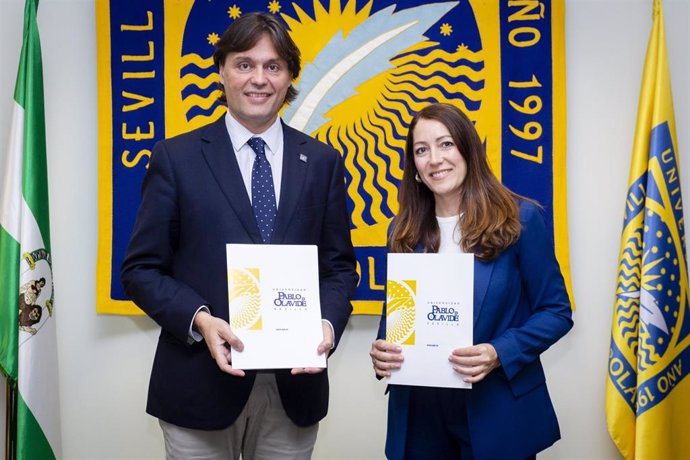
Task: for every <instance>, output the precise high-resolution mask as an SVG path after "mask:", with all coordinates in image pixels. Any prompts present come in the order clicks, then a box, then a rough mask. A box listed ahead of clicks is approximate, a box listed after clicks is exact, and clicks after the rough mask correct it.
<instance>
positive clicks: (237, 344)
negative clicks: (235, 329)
mask: <svg viewBox="0 0 690 460" xmlns="http://www.w3.org/2000/svg"><path fill="white" fill-rule="evenodd" d="M194 325H195V326H196V328H197V330H198V331H199V333H200V334H201V335H202V336H203V337H204V341H205V342H206V346H207V347H208V351H209V352H210V353H211V357H212V358H213V359H214V360H215V361H216V364H218V367H219V368H220V370H221V371H223V372H225V373H227V374H230V375H234V376H235V377H244V371H243V370H241V369H233V368H232V353H231V351H232V350H231V347H232V348H234V349H235V350H237V351H242V350H243V349H244V344H243V343H242V341H241V340H240V339H239V338H238V337H237V336H236V335H235V334H233V333H232V330H231V329H230V325H229V324H228V323H227V322H225V320H223V319H221V318H216V317H215V316H211V315H210V314H209V313H207V312H205V311H199V312H198V313H197V314H196V317H195V318H194Z"/></svg>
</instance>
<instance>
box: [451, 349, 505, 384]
mask: <svg viewBox="0 0 690 460" xmlns="http://www.w3.org/2000/svg"><path fill="white" fill-rule="evenodd" d="M448 361H450V362H451V363H452V364H453V370H454V371H455V372H457V373H459V374H462V375H464V376H465V378H463V380H464V381H465V382H467V383H477V382H481V381H482V380H484V377H486V376H487V375H489V372H491V371H492V370H494V369H496V368H497V367H499V366H500V365H501V361H500V360H499V359H498V353H496V349H495V348H494V347H493V345H491V344H489V343H480V344H479V345H474V346H471V347H463V348H456V349H455V350H453V352H452V353H451V355H450V356H449V357H448Z"/></svg>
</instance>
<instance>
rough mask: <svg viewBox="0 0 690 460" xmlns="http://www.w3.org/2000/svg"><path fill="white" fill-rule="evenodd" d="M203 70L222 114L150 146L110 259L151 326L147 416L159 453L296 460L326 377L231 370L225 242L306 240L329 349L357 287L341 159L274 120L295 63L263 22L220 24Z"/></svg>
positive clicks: (284, 41)
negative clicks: (135, 201)
mask: <svg viewBox="0 0 690 460" xmlns="http://www.w3.org/2000/svg"><path fill="white" fill-rule="evenodd" d="M214 62H215V63H216V65H217V66H218V68H219V73H220V84H221V88H222V90H223V93H224V94H223V97H221V100H224V101H226V102H227V106H228V113H227V114H226V116H225V117H222V118H221V119H220V120H218V121H216V122H214V123H211V124H209V125H207V126H205V127H202V128H200V129H197V130H194V131H192V132H190V133H188V134H184V135H181V136H178V137H175V138H172V139H167V140H165V141H162V142H159V143H158V144H157V145H156V147H155V148H154V151H153V155H152V157H151V163H150V165H149V170H148V172H147V175H146V178H145V180H144V184H143V187H142V201H141V206H140V209H139V213H138V216H137V221H136V224H135V227H134V232H133V234H132V238H131V241H130V244H129V247H128V249H127V254H126V257H125V261H124V263H123V265H122V272H121V279H122V283H123V285H124V287H125V291H126V292H127V294H128V295H129V296H130V297H131V298H132V299H133V300H134V302H136V304H137V305H138V306H139V307H141V308H142V309H143V310H144V311H145V312H146V313H147V314H148V315H149V316H150V317H151V318H153V319H154V320H155V321H156V322H157V323H158V324H159V325H160V326H161V329H162V330H161V335H160V338H159V341H158V348H157V350H156V356H155V359H154V364H153V370H152V373H151V381H150V386H149V397H148V404H147V412H148V413H149V414H151V415H153V416H156V417H158V418H159V420H160V424H161V427H162V429H163V435H164V438H165V445H166V454H167V457H168V458H180V459H182V458H239V456H240V454H241V455H242V457H243V458H247V459H252V458H256V459H269V458H281V459H290V458H294V459H303V458H310V456H311V452H312V450H313V446H314V442H315V440H316V432H317V427H318V421H319V420H321V419H322V418H323V417H324V416H325V415H326V412H327V409H328V378H327V375H326V371H325V370H324V369H315V368H306V369H292V370H289V369H284V370H274V371H270V372H255V371H247V372H244V371H242V370H239V369H235V368H233V366H232V351H233V350H238V351H241V350H242V349H243V344H242V342H241V341H240V340H239V339H238V338H237V336H235V334H234V333H233V331H232V330H231V329H230V326H229V324H228V291H227V269H226V260H225V245H226V244H227V243H245V244H246V243H254V244H262V243H271V244H315V245H317V246H318V254H319V289H320V301H321V313H322V318H324V324H323V336H324V338H323V341H322V342H321V343H320V344H315V346H317V351H318V353H331V352H332V350H333V349H334V348H335V346H336V345H337V343H338V340H339V338H340V336H341V335H342V333H343V330H344V328H345V325H346V323H347V320H348V318H349V315H350V313H351V310H352V307H351V305H350V302H349V299H350V297H351V295H352V293H353V292H354V289H355V286H356V283H357V274H356V271H355V258H354V252H353V248H352V242H351V240H350V230H349V220H348V213H347V208H346V203H345V190H344V172H343V171H344V168H343V161H342V158H341V157H340V155H339V154H338V152H337V151H335V150H334V149H332V148H330V147H328V146H326V145H324V144H322V143H320V142H317V141H315V140H313V139H312V138H310V137H308V136H307V135H305V134H303V133H301V132H299V131H296V130H294V129H292V128H290V127H289V126H286V125H284V124H282V122H281V120H280V118H279V117H278V111H279V110H280V108H281V107H282V106H283V104H286V103H289V102H290V101H292V100H293V99H294V98H295V96H296V94H297V91H296V90H295V89H294V88H293V87H292V81H293V80H294V79H295V78H297V76H298V75H299V72H300V66H301V64H300V54H299V50H298V49H297V47H296V46H295V43H294V42H293V41H292V39H291V38H290V36H289V35H288V33H287V31H286V30H285V28H284V27H283V26H282V24H281V23H280V22H278V21H277V20H276V19H275V18H274V17H273V16H272V15H268V14H257V13H253V14H247V15H244V16H242V17H241V18H239V19H237V20H236V21H235V22H233V24H232V25H231V26H230V27H229V28H228V30H227V31H226V32H225V33H224V34H223V36H222V37H221V39H220V40H219V42H218V43H217V45H216V52H215V54H214ZM278 191H279V192H278ZM209 353H210V354H209Z"/></svg>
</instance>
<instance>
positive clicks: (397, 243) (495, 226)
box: [389, 104, 524, 260]
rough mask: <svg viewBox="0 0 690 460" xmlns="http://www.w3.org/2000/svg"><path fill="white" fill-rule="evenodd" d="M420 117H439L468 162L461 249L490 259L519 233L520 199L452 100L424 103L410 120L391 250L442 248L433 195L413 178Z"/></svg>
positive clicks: (462, 195)
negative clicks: (415, 134)
mask: <svg viewBox="0 0 690 460" xmlns="http://www.w3.org/2000/svg"><path fill="white" fill-rule="evenodd" d="M420 119H426V120H436V121H438V122H440V123H442V124H443V125H444V126H445V127H446V128H448V131H449V132H450V135H451V137H452V138H453V141H454V142H455V145H456V146H457V148H458V150H459V151H460V154H461V155H462V157H463V158H464V159H465V162H466V163H467V175H466V176H465V179H464V181H463V183H462V186H461V188H460V191H459V192H458V193H459V194H460V209H458V214H462V219H460V233H461V235H462V241H461V243H460V246H461V247H462V249H463V251H465V252H469V253H474V254H475V255H476V256H477V257H478V258H480V259H483V260H491V259H493V258H495V257H496V256H498V255H499V254H500V253H501V252H502V251H503V250H504V249H506V248H507V247H508V246H510V245H511V244H513V243H514V242H515V241H517V239H518V237H519V236H520V229H521V225H520V215H519V209H518V205H517V200H518V199H524V198H522V197H520V196H518V195H516V194H514V193H513V192H511V191H510V190H508V189H507V188H506V187H505V186H503V185H502V184H501V183H500V182H499V181H498V179H497V178H496V176H494V174H493V172H492V171H491V168H490V167H489V162H488V160H487V158H486V152H485V151H484V146H483V145H482V142H481V140H480V139H479V135H478V134H477V131H476V130H475V128H474V125H473V124H472V122H471V121H470V119H469V118H467V116H466V115H465V114H464V113H462V112H461V111H460V110H459V109H458V108H456V107H454V106H452V105H449V104H432V105H429V106H426V107H425V108H424V109H422V110H421V111H420V112H419V113H417V115H415V116H414V118H413V119H412V122H411V123H410V127H409V131H408V133H407V140H406V143H405V166H404V169H403V177H402V182H401V183H400V193H399V195H400V211H399V212H398V216H397V217H396V220H395V225H394V228H393V232H392V234H391V237H390V242H389V250H390V251H391V252H414V250H415V248H416V246H417V245H418V244H420V243H421V244H422V245H423V246H424V249H425V251H426V252H438V248H439V245H440V239H441V237H440V230H439V228H438V222H437V221H436V205H435V200H434V194H433V193H432V192H431V190H429V189H428V188H427V186H426V185H424V183H422V182H417V181H415V174H416V173H417V170H416V168H415V164H414V148H413V144H414V139H413V132H414V128H415V126H417V122H418V121H419V120H420Z"/></svg>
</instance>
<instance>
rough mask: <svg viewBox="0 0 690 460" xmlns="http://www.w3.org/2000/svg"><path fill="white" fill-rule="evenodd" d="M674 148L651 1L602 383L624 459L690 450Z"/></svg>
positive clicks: (656, 13)
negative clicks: (606, 360) (607, 351)
mask: <svg viewBox="0 0 690 460" xmlns="http://www.w3.org/2000/svg"><path fill="white" fill-rule="evenodd" d="M677 145H678V144H677V141H676V131H675V120H674V114H673V102H672V94H671V81H670V72H669V65H668V59H667V52H666V38H665V32H664V18H663V11H662V5H661V1H660V0H655V1H654V7H653V25H652V31H651V34H650V38H649V45H648V48H647V56H646V59H645V65H644V72H643V77H642V88H641V91H640V100H639V105H638V114H637V125H636V130H635V140H634V145H633V156H632V161H631V166H630V178H629V182H628V184H629V185H628V193H627V197H626V202H625V215H624V223H623V233H622V236H621V247H620V256H619V263H618V276H617V282H616V292H615V301H614V310H613V321H612V326H611V348H610V350H609V360H608V375H607V379H606V420H607V424H608V430H609V434H610V436H611V439H612V440H613V442H614V443H615V444H616V447H617V448H618V450H619V451H620V453H621V454H622V455H623V457H624V458H626V459H656V458H664V459H675V458H687V456H688V452H690V437H688V436H687V429H688V428H687V427H688V426H690V379H687V378H685V377H686V376H687V374H688V372H689V370H690V366H689V365H688V363H690V315H689V313H690V310H689V304H688V275H687V264H686V249H685V223H684V220H683V206H682V198H681V189H680V177H679V173H680V166H679V163H678V152H677ZM684 362H685V363H684ZM683 364H685V365H683Z"/></svg>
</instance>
